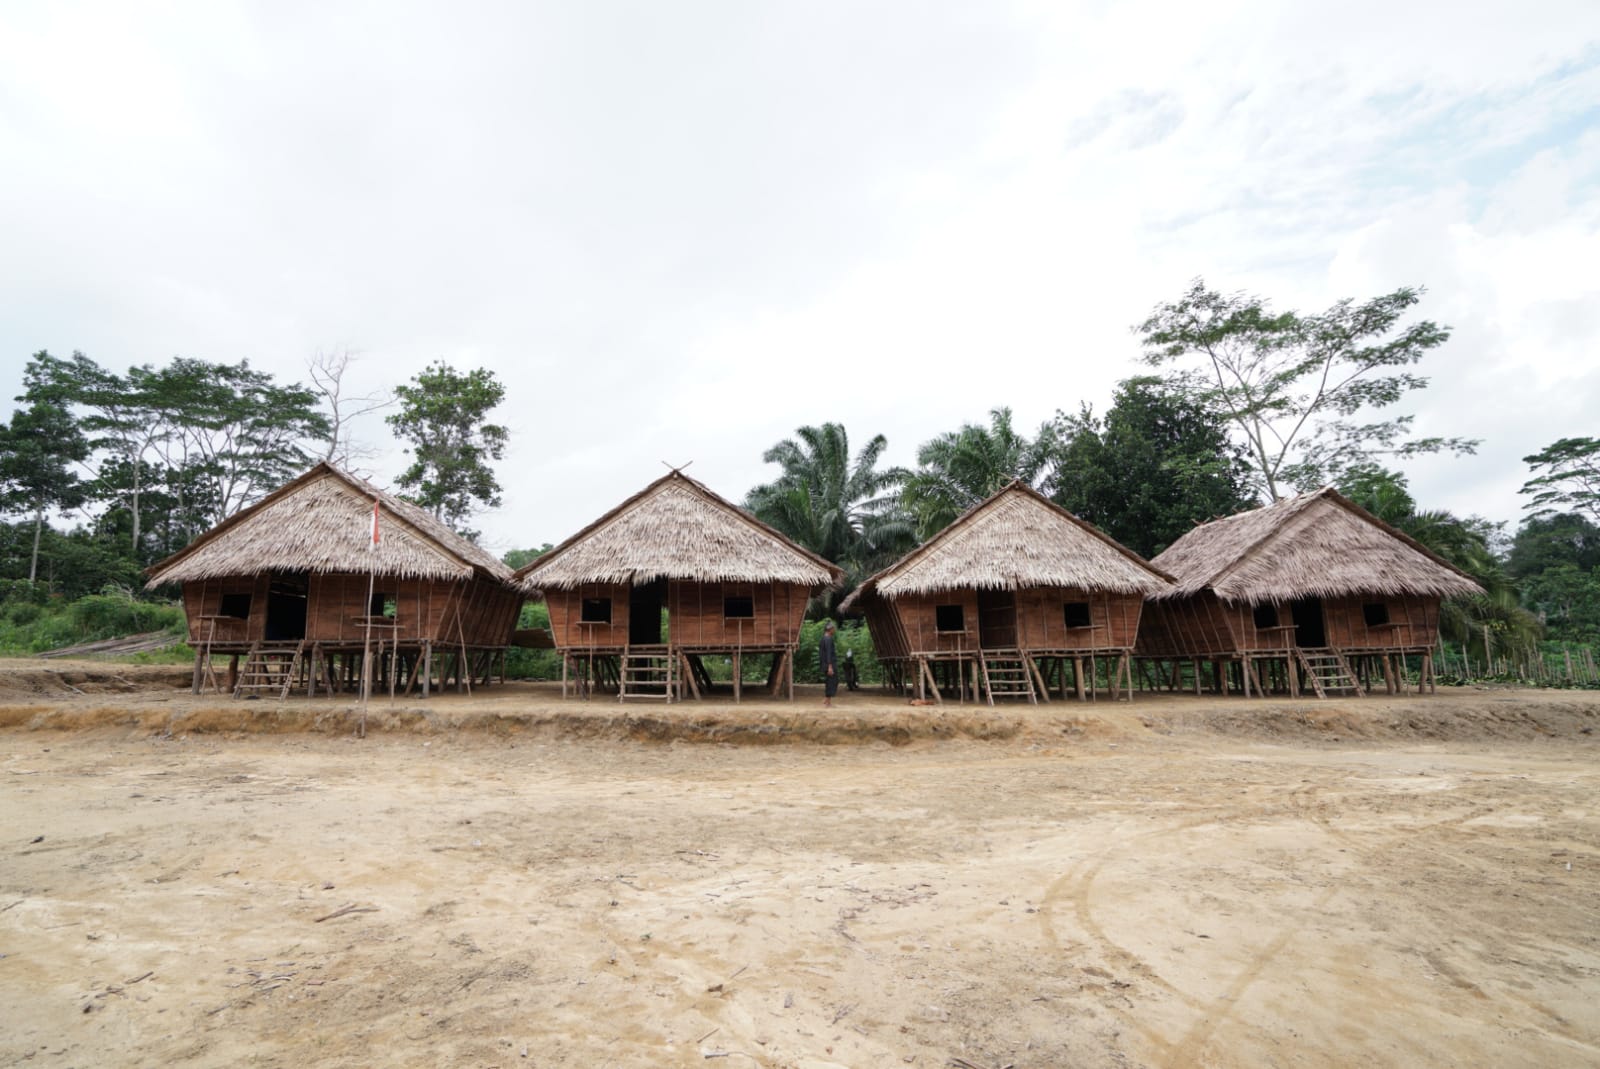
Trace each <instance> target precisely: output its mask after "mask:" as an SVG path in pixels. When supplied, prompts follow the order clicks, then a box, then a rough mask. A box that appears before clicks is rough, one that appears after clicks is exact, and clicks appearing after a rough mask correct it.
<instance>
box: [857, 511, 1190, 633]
mask: <svg viewBox="0 0 1600 1069" xmlns="http://www.w3.org/2000/svg"><path fill="white" fill-rule="evenodd" d="M1168 585H1169V581H1168V577H1167V576H1165V575H1163V574H1162V573H1161V572H1160V570H1159V569H1156V568H1153V567H1152V566H1151V565H1150V564H1148V563H1147V562H1146V561H1144V560H1143V559H1142V558H1141V557H1140V556H1139V555H1138V554H1137V553H1135V552H1133V551H1132V550H1131V549H1128V548H1127V547H1126V546H1124V545H1122V544H1121V543H1119V542H1117V541H1116V540H1115V539H1113V538H1111V537H1110V536H1108V535H1107V534H1105V532H1103V531H1101V530H1100V529H1099V528H1097V527H1095V526H1094V525H1093V524H1089V523H1085V522H1084V521H1083V520H1080V519H1079V518H1078V517H1076V516H1074V515H1073V514H1072V513H1070V512H1068V511H1067V510H1066V509H1063V508H1061V507H1060V506H1059V505H1057V504H1055V503H1054V502H1052V501H1051V500H1049V499H1048V498H1046V497H1045V496H1044V495H1042V494H1040V493H1039V492H1038V491H1037V490H1034V489H1033V488H1032V487H1030V486H1028V485H1027V484H1026V483H1024V482H1021V481H1020V480H1018V481H1015V482H1012V483H1010V484H1009V485H1007V486H1005V487H1004V488H1002V489H1001V490H1000V491H999V492H997V493H996V494H994V495H993V496H992V497H990V498H989V499H988V500H986V501H984V502H982V503H980V504H978V505H975V506H973V507H972V508H970V509H968V510H967V511H966V512H965V513H964V514H963V515H961V516H960V517H959V518H957V519H956V520H955V522H953V523H951V524H950V526H948V527H946V528H945V529H944V530H942V531H940V532H939V533H938V534H936V535H934V536H933V537H932V538H930V539H928V541H926V542H924V543H923V544H922V545H920V546H918V547H917V548H916V549H914V550H912V551H911V552H910V553H907V554H906V555H905V556H904V557H901V558H900V559H899V560H897V561H895V562H894V563H893V564H891V565H889V567H887V568H885V569H883V571H881V572H878V573H877V574H876V575H874V576H872V577H871V578H869V579H868V580H867V581H866V582H864V583H862V584H861V586H860V588H858V589H857V590H856V591H855V592H854V593H852V594H851V595H850V597H849V598H846V599H845V604H844V606H842V608H844V609H845V611H850V607H851V605H852V603H853V602H856V601H857V600H858V599H860V598H862V597H865V596H868V595H870V594H871V593H874V592H876V593H877V594H878V596H880V597H884V598H889V599H893V598H899V597H905V596H907V595H911V594H928V593H932V592H934V591H939V590H956V589H963V588H970V589H973V590H1013V591H1014V590H1030V589H1034V588H1037V587H1064V588H1071V589H1076V590H1105V591H1110V592H1113V593H1117V594H1137V595H1139V596H1141V597H1144V596H1148V595H1152V594H1155V593H1157V592H1159V591H1163V590H1165V589H1167V587H1168Z"/></svg>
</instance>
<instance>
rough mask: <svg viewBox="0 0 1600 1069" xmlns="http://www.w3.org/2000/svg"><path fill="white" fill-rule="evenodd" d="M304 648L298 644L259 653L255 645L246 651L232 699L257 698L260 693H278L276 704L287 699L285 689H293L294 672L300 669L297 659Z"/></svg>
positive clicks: (287, 694)
mask: <svg viewBox="0 0 1600 1069" xmlns="http://www.w3.org/2000/svg"><path fill="white" fill-rule="evenodd" d="M305 647H306V644H305V643H304V642H301V643H300V644H299V645H297V646H295V647H294V648H293V649H288V648H285V647H273V648H267V649H263V648H262V646H261V643H259V642H257V643H256V644H254V645H253V646H251V647H250V652H249V654H248V655H247V656H246V657H245V661H244V668H242V669H241V670H240V672H239V680H238V682H237V683H236V684H234V688H233V696H234V697H235V698H243V697H245V696H246V695H247V694H253V695H257V696H259V695H260V694H261V692H262V691H266V692H268V693H271V692H272V691H274V690H276V691H277V692H278V700H279V701H282V700H283V699H285V698H287V697H288V696H289V688H291V687H293V686H294V679H295V672H296V671H298V670H299V668H300V657H301V655H302V654H303V653H304V652H305Z"/></svg>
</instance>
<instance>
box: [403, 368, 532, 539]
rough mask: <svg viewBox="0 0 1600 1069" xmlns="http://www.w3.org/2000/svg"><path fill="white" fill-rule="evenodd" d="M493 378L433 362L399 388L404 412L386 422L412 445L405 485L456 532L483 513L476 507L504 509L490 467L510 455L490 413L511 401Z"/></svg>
mask: <svg viewBox="0 0 1600 1069" xmlns="http://www.w3.org/2000/svg"><path fill="white" fill-rule="evenodd" d="M505 392H506V391H505V387H504V386H502V385H500V383H499V381H498V380H497V379H496V378H495V377H494V373H493V372H490V371H486V370H484V369H483V368H475V369H473V370H472V371H469V372H466V373H465V374H463V373H461V372H459V371H456V370H455V369H454V368H452V367H451V366H450V365H448V364H446V363H445V362H444V361H443V360H439V361H436V362H435V363H433V364H430V365H429V366H428V367H427V368H426V369H425V370H423V371H422V372H421V373H420V374H418V375H417V377H416V379H415V380H413V381H412V382H411V383H409V384H407V385H404V386H397V387H395V397H396V399H397V400H398V401H399V402H400V411H398V412H395V413H392V414H391V415H389V416H387V417H385V419H386V420H387V422H388V424H389V426H390V427H393V428H394V431H395V434H397V435H398V436H399V437H400V438H401V439H403V440H404V441H407V442H409V443H411V445H410V448H408V449H407V450H406V452H407V453H409V454H410V455H411V458H412V462H411V466H410V467H409V468H407V469H406V470H405V471H403V472H401V473H400V478H399V483H400V485H401V486H404V487H406V488H407V489H409V490H410V491H411V498H412V500H414V501H416V503H417V504H419V505H421V506H422V507H423V508H425V509H428V510H429V511H431V512H432V513H433V514H434V516H435V517H436V518H438V519H439V520H441V521H442V522H444V523H446V524H448V525H449V526H450V527H452V528H454V529H456V530H457V531H461V532H462V533H463V534H467V535H468V536H469V537H470V536H471V535H472V532H469V531H466V530H465V529H464V527H463V526H462V525H463V524H464V523H465V521H466V519H467V518H468V517H469V516H471V515H472V513H473V512H474V511H476V510H477V504H475V503H476V502H481V503H483V504H484V505H488V506H490V507H493V506H496V505H498V504H500V483H499V482H498V481H497V480H496V479H495V476H494V471H493V470H492V469H491V468H490V467H489V461H490V460H499V459H500V458H501V456H502V455H503V454H504V452H505V447H506V440H507V438H508V437H509V433H508V432H507V430H506V428H504V427H502V426H499V425H497V424H493V423H487V422H485V420H486V419H487V418H488V415H489V412H490V411H491V410H492V409H493V408H494V407H495V406H496V405H498V404H499V403H500V402H501V400H503V399H504V397H505Z"/></svg>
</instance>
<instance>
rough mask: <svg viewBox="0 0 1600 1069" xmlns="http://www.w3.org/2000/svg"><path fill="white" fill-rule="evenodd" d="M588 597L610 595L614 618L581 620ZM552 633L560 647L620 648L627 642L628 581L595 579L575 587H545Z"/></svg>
mask: <svg viewBox="0 0 1600 1069" xmlns="http://www.w3.org/2000/svg"><path fill="white" fill-rule="evenodd" d="M585 598H610V599H611V622H610V623H609V624H586V623H583V622H582V618H583V601H584V599H585ZM544 603H545V607H546V608H548V609H549V610H550V634H551V637H552V638H553V639H554V640H555V644H556V647H557V648H558V649H588V648H589V647H591V646H595V647H600V648H603V649H621V648H622V647H624V646H626V645H627V644H628V584H626V583H592V584H589V585H587V586H581V587H578V588H577V589H575V590H546V591H545V592H544Z"/></svg>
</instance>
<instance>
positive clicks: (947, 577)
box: [841, 482, 1169, 704]
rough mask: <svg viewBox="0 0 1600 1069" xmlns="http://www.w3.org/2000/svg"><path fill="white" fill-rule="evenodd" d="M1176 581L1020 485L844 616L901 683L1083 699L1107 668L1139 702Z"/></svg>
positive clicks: (891, 573)
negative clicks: (1147, 636) (1139, 655)
mask: <svg viewBox="0 0 1600 1069" xmlns="http://www.w3.org/2000/svg"><path fill="white" fill-rule="evenodd" d="M1168 585H1169V583H1168V579H1167V577H1166V576H1164V575H1162V574H1161V572H1160V571H1158V570H1157V569H1155V568H1152V567H1151V566H1150V565H1149V564H1147V563H1145V561H1144V560H1142V559H1141V558H1140V557H1139V556H1138V555H1137V554H1136V553H1134V552H1133V551H1131V550H1129V549H1127V548H1126V547H1124V546H1122V545H1119V544H1118V543H1117V542H1115V541H1113V540H1112V539H1111V538H1109V537H1107V536H1106V535H1105V534H1103V533H1102V532H1101V531H1099V530H1098V529H1096V528H1095V527H1093V526H1092V525H1090V524H1087V523H1085V522H1083V521H1082V520H1080V519H1078V518H1077V517H1076V516H1074V515H1072V514H1071V513H1070V512H1067V511H1066V510H1064V509H1062V508H1060V507H1058V506H1057V505H1055V504H1053V503H1052V502H1051V501H1049V500H1048V499H1046V498H1045V497H1043V496H1042V495H1040V494H1039V493H1038V492H1036V491H1035V490H1033V489H1031V488H1030V487H1028V486H1027V485H1025V484H1023V483H1021V482H1014V483H1012V484H1011V485H1009V486H1007V487H1005V488H1004V489H1002V490H1001V491H1000V492H999V493H997V494H995V495H994V496H993V497H991V498H989V499H988V500H987V501H985V502H983V503H982V504H980V505H978V506H976V507H974V508H973V509H971V510H969V511H968V512H967V513H966V514H965V515H963V516H962V517H960V518H959V519H957V520H956V521H955V522H954V523H952V524H951V525H950V526H949V527H946V528H945V529H944V530H943V531H941V532H939V533H938V534H937V535H935V536H934V537H932V538H930V539H929V540H928V541H927V542H925V543H924V544H923V545H921V546H919V547H918V548H917V549H915V550H913V551H912V552H911V553H909V554H907V555H906V556H904V557H902V558H901V559H900V560H898V561H896V562H895V563H894V564H893V565H891V566H889V567H888V568H885V569H884V570H883V571H881V572H879V573H878V574H876V575H874V576H872V577H871V578H870V579H868V580H867V581H866V582H864V583H863V584H861V586H860V587H858V588H857V589H856V590H855V591H854V592H853V593H852V594H851V595H850V596H849V597H848V598H846V599H845V601H844V604H843V605H842V606H841V610H842V611H844V612H846V613H856V612H859V613H862V614H864V615H865V616H866V618H867V623H868V626H869V627H870V629H871V631H872V641H873V646H874V647H875V649H876V652H877V656H878V661H879V663H880V664H882V665H884V666H885V668H886V670H887V671H888V673H889V675H890V679H891V682H894V683H899V684H901V685H906V686H912V687H914V688H915V689H916V692H917V694H918V696H919V697H921V696H925V695H932V696H933V697H934V699H935V700H940V699H941V694H942V693H945V692H949V693H953V694H955V695H957V696H958V697H966V696H967V695H971V696H973V697H975V698H978V699H982V700H987V701H988V702H989V703H990V704H993V702H994V699H995V698H996V697H1006V696H1011V697H1025V698H1027V699H1028V700H1029V701H1040V700H1046V701H1048V700H1049V693H1050V691H1051V689H1052V688H1054V689H1056V690H1057V691H1058V692H1059V693H1060V695H1061V696H1062V697H1065V696H1066V693H1067V686H1068V670H1069V669H1070V670H1071V679H1072V683H1071V685H1072V688H1073V691H1074V693H1075V694H1076V695H1077V696H1078V697H1080V698H1082V697H1084V696H1085V694H1086V692H1089V691H1090V689H1091V688H1092V687H1093V686H1094V684H1093V682H1092V681H1093V680H1094V679H1095V678H1096V676H1097V672H1096V662H1097V661H1101V660H1104V661H1107V662H1109V664H1110V666H1111V667H1110V671H1109V672H1108V673H1107V679H1108V682H1109V684H1110V689H1111V692H1112V695H1113V697H1115V696H1120V695H1121V694H1123V693H1124V692H1126V693H1129V694H1131V693H1132V689H1133V677H1132V671H1131V663H1130V655H1131V654H1132V652H1133V645H1134V639H1135V636H1136V635H1137V634H1138V631H1139V615H1140V612H1141V610H1142V608H1143V605H1144V599H1145V597H1146V596H1147V595H1149V594H1153V593H1156V592H1158V591H1161V590H1164V589H1166V587H1167V586H1168Z"/></svg>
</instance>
